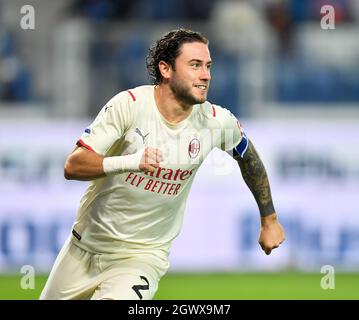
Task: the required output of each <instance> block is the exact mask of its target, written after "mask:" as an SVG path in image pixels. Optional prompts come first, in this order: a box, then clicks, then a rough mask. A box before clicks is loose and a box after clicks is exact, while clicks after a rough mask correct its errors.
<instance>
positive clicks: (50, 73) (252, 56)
mask: <svg viewBox="0 0 359 320" xmlns="http://www.w3.org/2000/svg"><path fill="white" fill-rule="evenodd" d="M328 4H329V5H332V6H333V7H334V9H335V29H331V30H324V29H322V28H321V19H322V17H323V14H321V7H322V6H323V5H328ZM24 5H32V6H33V7H34V9H35V29H34V30H23V29H22V28H21V26H20V20H21V18H22V17H23V14H21V12H20V10H21V7H22V6H24ZM178 27H186V28H193V29H194V30H198V31H201V32H202V33H203V34H204V35H205V36H206V37H207V38H208V39H209V40H210V50H211V55H212V59H213V61H214V64H213V71H212V78H213V80H212V83H211V89H210V94H209V100H210V101H212V102H213V103H216V104H219V105H222V106H224V107H226V108H228V109H230V110H231V111H232V112H233V113H234V114H235V115H236V116H237V117H238V118H239V119H240V121H241V122H242V124H243V126H244V128H245V130H246V131H247V134H248V135H249V136H250V137H251V138H252V140H253V141H254V144H255V145H256V146H257V149H258V150H259V152H260V153H261V155H262V158H263V160H264V162H265V164H266V167H267V170H268V173H269V176H270V179H271V184H272V192H273V197H274V200H275V206H276V209H277V212H278V214H279V217H280V219H281V221H282V222H283V224H284V226H285V228H286V232H287V241H286V242H285V244H284V245H283V246H282V247H281V248H280V249H278V250H276V251H275V252H274V253H273V255H271V256H269V257H267V256H265V255H263V253H262V252H261V250H260V248H259V246H258V244H257V237H258V229H259V218H258V217H259V214H258V210H257V207H256V205H255V202H254V199H253V198H252V195H251V194H250V192H249V191H248V189H247V188H246V186H245V185H244V183H243V181H242V179H241V176H240V172H239V169H238V168H237V166H236V164H235V163H234V162H233V161H232V160H231V159H230V158H229V157H227V156H224V155H222V154H219V153H218V152H214V153H213V155H212V156H211V157H209V159H208V161H206V162H205V163H204V164H203V167H202V168H201V171H200V172H199V174H198V176H197V177H196V181H195V183H194V185H193V192H192V194H191V196H190V198H189V201H188V206H187V210H186V215H185V221H184V228H183V232H182V233H181V235H180V236H179V238H178V239H177V240H176V241H175V243H174V247H173V251H172V253H171V271H198V270H199V271H223V270H225V271H226V270H231V271H248V270H258V271H263V270H288V269H291V270H292V269H295V270H304V271H315V272H319V270H320V267H321V266H322V265H325V264H330V265H333V266H334V267H336V268H337V269H339V270H341V271H354V270H357V269H358V267H359V212H358V206H357V200H356V199H358V196H359V148H358V147H359V41H358V39H359V1H357V0H336V1H330V0H327V1H323V0H282V1H280V0H267V1H262V0H252V1H244V0H243V1H239V0H238V1H223V0H222V1H219V0H217V1H214V0H213V1H210V0H196V1H193V0H191V1H190V0H166V1H165V0H153V1H149V0H132V1H128V0H117V1H110V0H63V1H46V0H29V1H26V2H24V1H21V0H2V1H1V2H0V177H1V181H0V271H1V272H19V269H20V267H21V266H22V265H24V264H29V265H33V266H35V267H36V268H37V270H40V271H43V272H48V271H49V269H50V267H51V265H52V263H53V260H54V258H55V256H56V254H57V252H58V250H59V249H60V247H61V245H62V243H63V241H64V239H65V238H66V236H67V235H68V233H69V231H70V227H71V224H72V221H73V219H74V217H75V214H76V209H77V207H78V205H79V200H80V197H81V195H82V193H83V191H84V190H85V188H86V186H87V184H86V183H83V182H75V181H71V182H69V181H65V180H64V179H63V172H62V170H63V163H64V160H65V157H66V155H67V154H68V153H69V152H71V150H72V149H73V147H74V144H75V142H76V140H77V138H78V137H79V136H80V135H81V132H82V131H83V129H84V128H85V127H86V126H87V125H88V124H89V123H90V122H92V119H93V117H94V116H95V115H96V114H97V112H98V111H99V110H100V108H101V107H102V106H103V105H104V104H105V103H106V101H107V100H108V99H109V98H110V97H112V96H113V95H115V94H116V93H118V92H119V91H121V90H125V89H128V88H131V87H135V86H138V85H142V84H147V83H149V78H148V76H147V71H146V67H145V56H146V54H147V50H148V48H149V46H150V45H151V44H152V43H153V42H154V41H155V40H156V39H158V38H159V37H161V36H162V35H163V34H164V33H165V32H167V31H169V30H171V29H174V28H178Z"/></svg>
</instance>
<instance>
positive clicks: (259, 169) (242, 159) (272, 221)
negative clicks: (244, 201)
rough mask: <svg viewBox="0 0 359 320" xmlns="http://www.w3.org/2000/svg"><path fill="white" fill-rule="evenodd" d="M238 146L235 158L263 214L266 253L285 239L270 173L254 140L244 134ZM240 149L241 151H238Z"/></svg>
mask: <svg viewBox="0 0 359 320" xmlns="http://www.w3.org/2000/svg"><path fill="white" fill-rule="evenodd" d="M239 147H240V149H241V150H239V149H238V148H236V149H234V150H233V151H234V153H233V158H234V159H235V160H236V161H237V162H238V164H239V167H240V169H241V173H242V176H243V179H244V181H245V182H246V184H247V186H248V188H249V189H250V190H251V192H252V194H253V196H254V198H255V200H256V202H257V205H258V208H259V212H260V215H261V229H260V236H259V244H260V246H261V247H262V249H263V251H264V252H265V253H266V254H270V253H271V251H272V250H273V249H274V248H278V246H279V245H280V244H281V243H282V242H283V241H284V240H285V233H284V229H283V227H282V225H281V224H280V223H279V221H278V219H277V214H276V212H275V209H274V206H273V200H272V195H271V190H270V185H269V180H268V175H267V172H266V169H265V167H264V164H263V162H262V160H261V159H260V157H259V155H258V153H257V151H256V149H255V148H254V146H253V144H252V142H251V141H250V140H249V139H248V138H247V137H246V136H244V137H243V139H242V141H241V143H240V144H239ZM238 151H240V152H238Z"/></svg>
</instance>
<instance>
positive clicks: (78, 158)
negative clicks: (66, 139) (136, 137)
mask: <svg viewBox="0 0 359 320" xmlns="http://www.w3.org/2000/svg"><path fill="white" fill-rule="evenodd" d="M134 101H135V99H134V96H133V94H132V93H131V92H129V91H124V92H121V93H119V94H118V95H116V96H115V97H114V98H112V99H111V100H110V101H109V102H108V103H107V104H106V105H105V106H104V107H103V108H102V109H101V111H100V112H99V114H98V116H97V117H96V119H95V120H94V122H93V123H92V124H91V125H90V126H89V127H88V128H87V129H86V130H85V132H84V133H83V134H82V135H81V137H80V139H79V140H78V141H77V147H76V148H75V150H74V151H73V152H72V153H71V154H70V155H69V156H68V157H67V159H66V162H65V167H64V175H65V178H66V179H74V180H94V179H98V178H102V177H105V176H108V175H114V174H120V173H122V172H128V171H150V172H153V171H154V170H155V169H156V168H157V167H159V162H160V161H162V154H161V152H160V150H158V149H155V148H149V147H148V148H144V149H142V150H138V151H137V152H136V153H134V154H129V155H124V156H122V155H116V156H111V157H107V156H106V155H107V153H108V151H109V150H110V149H111V147H112V146H113V145H114V144H115V143H116V141H118V140H119V139H120V138H121V137H122V136H123V135H124V134H125V133H126V132H127V130H129V128H130V127H131V125H132V124H133V123H134V121H135V118H136V116H135V114H136V107H135V105H134V104H133V102H134Z"/></svg>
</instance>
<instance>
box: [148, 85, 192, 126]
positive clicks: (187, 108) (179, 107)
mask: <svg viewBox="0 0 359 320" xmlns="http://www.w3.org/2000/svg"><path fill="white" fill-rule="evenodd" d="M154 91H155V101H156V105H157V109H158V111H159V112H160V113H161V115H162V116H163V117H164V118H165V119H166V120H167V121H168V122H169V123H172V124H176V123H179V122H181V121H183V120H184V119H186V118H187V117H188V116H189V115H190V114H191V112H192V108H193V106H192V105H186V104H182V103H180V102H179V101H178V100H177V99H176V98H175V96H174V95H173V92H172V91H171V89H170V88H169V86H167V85H158V86H155V90H154Z"/></svg>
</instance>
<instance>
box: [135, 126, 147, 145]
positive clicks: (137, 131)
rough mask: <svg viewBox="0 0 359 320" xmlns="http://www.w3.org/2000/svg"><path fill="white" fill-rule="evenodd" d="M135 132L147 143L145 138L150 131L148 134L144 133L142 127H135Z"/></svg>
mask: <svg viewBox="0 0 359 320" xmlns="http://www.w3.org/2000/svg"><path fill="white" fill-rule="evenodd" d="M135 132H136V133H137V134H139V135H140V137H141V138H142V141H143V144H145V138H146V137H147V136H148V135H149V134H150V133H147V134H146V135H143V134H142V132H141V131H140V129H138V128H136V129H135Z"/></svg>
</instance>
